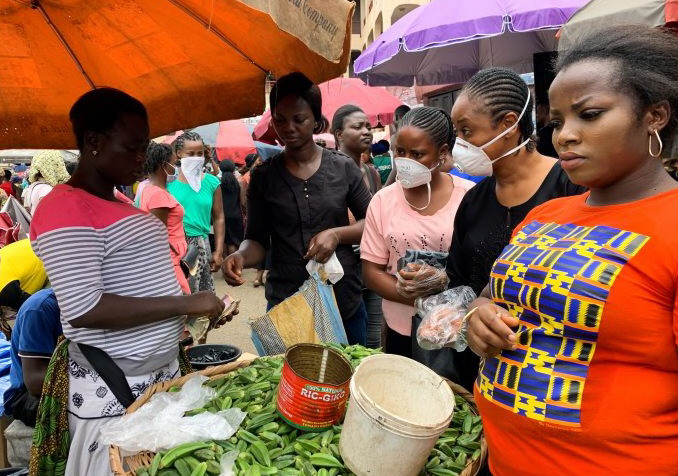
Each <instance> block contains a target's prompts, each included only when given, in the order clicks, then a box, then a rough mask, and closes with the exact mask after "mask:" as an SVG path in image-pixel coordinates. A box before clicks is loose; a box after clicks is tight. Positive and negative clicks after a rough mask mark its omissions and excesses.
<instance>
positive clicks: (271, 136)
mask: <svg viewBox="0 0 678 476" xmlns="http://www.w3.org/2000/svg"><path fill="white" fill-rule="evenodd" d="M319 86H320V92H321V93H322V96H323V114H324V115H325V117H327V119H329V120H330V121H331V120H332V116H334V113H335V111H336V110H337V109H339V108H340V107H341V106H343V105H344V104H355V105H356V106H358V107H360V108H361V109H362V110H363V111H365V114H367V117H368V118H369V120H370V122H371V123H372V125H376V124H377V123H381V124H382V125H388V124H390V123H391V122H392V121H393V112H394V111H395V109H396V108H397V107H398V106H400V105H401V104H402V101H400V100H399V99H398V98H396V97H395V96H393V95H392V94H391V93H389V92H388V91H387V90H386V89H385V88H381V87H371V86H367V85H365V83H363V82H362V80H360V79H358V78H343V77H341V78H336V79H332V80H330V81H327V82H325V83H322V84H320V85H319ZM270 122H271V111H270V110H269V111H266V112H265V113H264V115H263V116H262V117H261V120H260V121H259V123H258V124H257V125H256V127H255V128H254V133H253V136H254V138H255V139H257V140H261V141H266V142H274V141H275V139H276V138H277V136H276V134H275V131H274V130H273V126H272V125H271V124H270Z"/></svg>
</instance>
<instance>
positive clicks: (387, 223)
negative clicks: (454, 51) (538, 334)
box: [360, 107, 473, 357]
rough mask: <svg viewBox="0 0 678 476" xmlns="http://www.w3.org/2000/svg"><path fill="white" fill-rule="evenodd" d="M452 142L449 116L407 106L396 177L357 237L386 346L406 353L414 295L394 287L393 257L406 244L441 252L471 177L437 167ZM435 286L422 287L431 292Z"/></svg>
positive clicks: (409, 346) (447, 246)
mask: <svg viewBox="0 0 678 476" xmlns="http://www.w3.org/2000/svg"><path fill="white" fill-rule="evenodd" d="M453 143H454V130H453V128H452V121H451V119H450V116H449V115H448V114H447V113H446V112H445V111H443V110H442V109H438V108H432V107H421V108H415V109H412V110H411V111H410V112H408V113H407V114H406V115H405V116H404V117H403V118H402V120H401V123H400V128H399V129H398V134H397V136H396V142H395V152H396V154H395V156H396V158H395V162H396V166H397V169H398V179H397V180H396V182H395V183H394V184H392V185H390V186H388V187H386V188H384V189H382V190H380V191H379V192H378V193H377V194H376V195H375V196H374V198H373V199H372V201H371V202H370V207H369V209H368V211H367V218H366V219H365V231H364V232H363V238H362V241H361V243H360V257H361V259H362V263H363V280H364V282H365V285H366V286H367V287H368V288H370V289H372V290H373V291H374V292H376V293H377V294H379V295H380V296H381V297H382V298H383V304H382V308H383V311H384V318H385V319H386V324H387V336H386V352H388V353H394V354H399V355H404V356H406V357H411V356H412V338H411V329H412V317H413V316H414V314H415V309H414V299H415V297H416V296H412V295H408V296H407V297H405V296H403V295H402V294H400V293H399V292H398V290H397V289H396V283H397V278H396V274H397V273H398V271H399V269H398V260H399V259H400V258H403V257H405V255H406V253H407V252H408V251H409V250H412V251H426V252H434V253H436V254H439V255H440V256H439V257H440V261H441V262H442V263H444V262H445V257H446V256H447V253H448V251H449V249H450V243H451V242H452V231H453V226H454V216H455V213H456V211H457V207H458V206H459V203H460V202H461V199H462V198H463V197H464V194H465V193H466V192H467V191H468V190H469V189H470V188H471V187H472V186H473V183H472V182H469V181H468V180H464V179H462V178H459V177H453V176H451V175H449V174H447V173H445V172H442V171H440V167H441V166H442V165H443V164H444V163H445V162H446V160H447V158H448V155H449V153H450V150H451V147H452V145H453ZM441 290H442V289H439V290H431V292H427V293H423V294H422V295H426V294H435V293H437V292H440V291H441Z"/></svg>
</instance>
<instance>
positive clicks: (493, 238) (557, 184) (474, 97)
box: [445, 68, 584, 390]
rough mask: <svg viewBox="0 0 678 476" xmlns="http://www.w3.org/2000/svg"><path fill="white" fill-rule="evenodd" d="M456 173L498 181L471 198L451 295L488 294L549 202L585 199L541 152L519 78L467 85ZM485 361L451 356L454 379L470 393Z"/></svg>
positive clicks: (488, 75) (462, 208)
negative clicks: (457, 291)
mask: <svg viewBox="0 0 678 476" xmlns="http://www.w3.org/2000/svg"><path fill="white" fill-rule="evenodd" d="M452 121H453V123H454V126H455V129H456V131H457V142H456V143H455V146H454V149H453V152H452V155H453V157H454V159H455V162H456V166H457V168H459V169H460V170H461V171H462V172H464V173H468V174H471V175H490V176H489V177H487V178H486V179H485V180H483V181H482V182H480V183H479V184H478V185H476V186H475V187H473V188H472V189H471V190H470V191H469V192H467V193H466V195H465V196H464V198H463V199H462V202H461V204H460V205H459V209H458V211H457V216H456V218H455V221H454V234H453V237H452V245H451V247H450V254H449V257H448V261H447V274H448V276H449V278H450V285H449V286H450V287H451V288H452V287H456V286H461V285H466V286H470V287H471V288H473V290H474V291H475V292H476V294H478V295H479V294H480V292H481V291H482V290H483V288H484V287H485V286H486V285H487V283H488V282H489V276H490V270H491V268H492V264H493V263H494V261H495V260H496V259H497V257H498V256H499V254H500V253H501V251H502V250H503V249H504V247H505V246H506V245H507V244H508V243H509V240H510V238H511V234H512V233H513V230H514V228H515V227H516V226H517V225H518V224H519V223H520V222H521V221H523V219H524V218H525V216H526V215H527V213H528V212H529V211H530V210H532V209H533V208H534V207H536V206H537V205H540V204H542V203H544V202H546V201H547V200H551V199H553V198H557V197H563V196H568V195H577V194H580V193H583V192H584V188H582V187H579V186H577V185H574V184H572V183H571V182H570V181H569V179H568V178H567V175H566V174H565V172H563V170H562V169H561V168H560V165H559V164H558V162H557V160H556V159H553V158H551V157H546V156H544V155H541V154H540V153H539V152H537V151H536V147H535V143H534V141H533V139H532V134H533V132H534V125H533V123H532V100H531V97H530V93H529V89H528V87H527V84H525V82H524V81H523V80H522V79H521V78H520V76H519V75H518V74H516V73H515V72H513V71H511V70H508V69H504V68H489V69H486V70H483V71H480V72H478V73H477V74H476V75H475V76H473V78H471V80H470V81H469V82H468V83H466V85H465V86H464V89H463V90H462V92H461V94H460V95H459V98H458V99H457V100H456V101H455V103H454V106H453V107H452ZM478 364H479V359H478V357H477V356H476V355H475V354H474V353H473V352H471V351H470V350H466V351H465V352H462V353H458V352H455V351H453V350H451V351H450V358H449V359H448V364H447V369H446V372H445V373H446V374H447V375H448V376H450V377H451V378H452V379H453V380H455V381H457V382H458V383H460V384H461V385H463V386H464V387H466V388H467V389H469V390H472V388H473V382H474V380H475V378H476V376H477V374H478Z"/></svg>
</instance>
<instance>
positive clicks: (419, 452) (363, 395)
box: [339, 354, 454, 476]
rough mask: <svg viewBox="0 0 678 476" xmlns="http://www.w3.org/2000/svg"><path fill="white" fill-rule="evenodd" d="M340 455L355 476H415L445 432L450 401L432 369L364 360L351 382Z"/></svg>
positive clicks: (388, 359) (391, 358)
mask: <svg viewBox="0 0 678 476" xmlns="http://www.w3.org/2000/svg"><path fill="white" fill-rule="evenodd" d="M350 388H351V396H350V400H349V404H348V411H347V413H346V419H345V420H344V426H343V429H342V431H341V440H340V442H339V450H340V451H341V456H342V458H343V460H344V463H345V464H346V466H347V467H348V468H349V469H350V470H351V471H353V472H354V473H355V474H356V475H357V476H386V475H388V476H416V475H417V474H419V472H420V471H421V469H422V468H423V467H424V465H425V464H426V459H427V458H428V456H429V454H430V453H431V450H432V449H433V446H434V445H435V443H436V441H437V440H438V437H439V436H440V435H441V434H442V433H443V431H445V429H446V428H447V427H448V426H449V424H450V420H452V414H453V413H454V396H453V394H452V390H450V387H449V386H448V385H447V383H446V382H445V381H444V380H443V379H442V378H441V377H440V376H439V375H437V374H436V373H435V372H433V371H432V370H431V369H429V368H427V367H425V366H424V365H422V364H420V363H419V362H415V361H414V360H411V359H408V358H405V357H400V356H397V355H388V354H380V355H374V356H371V357H367V358H366V359H364V360H363V361H362V363H361V364H360V365H359V366H358V368H357V369H356V371H355V373H354V375H353V379H352V380H351V386H350Z"/></svg>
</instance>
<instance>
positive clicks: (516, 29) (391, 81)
mask: <svg viewBox="0 0 678 476" xmlns="http://www.w3.org/2000/svg"><path fill="white" fill-rule="evenodd" d="M587 1H588V0H455V1H454V2H452V1H451V0H433V1H432V2H431V3H429V4H427V5H423V6H421V7H418V8H416V9H415V10H413V11H412V12H410V13H408V14H407V15H405V16H404V17H403V18H401V19H400V20H398V21H397V22H396V23H394V24H393V26H391V28H389V29H387V30H386V31H385V32H384V33H383V34H382V35H381V36H379V37H378V38H377V39H376V40H375V41H374V43H372V44H371V45H370V46H369V47H368V48H367V49H366V50H365V51H364V52H363V53H362V54H361V55H360V56H359V57H358V59H356V61H355V64H354V70H355V72H356V74H357V75H358V76H360V77H361V78H362V79H363V80H364V81H365V82H367V83H368V84H369V85H371V86H377V85H379V86H412V85H413V84H414V82H415V80H416V83H417V84H419V85H430V84H448V83H461V82H464V81H466V80H468V79H469V78H470V77H471V76H473V75H474V74H475V73H476V72H477V71H478V70H479V69H482V68H486V67H489V66H506V67H509V68H511V69H513V70H515V71H517V72H519V73H527V72H530V71H532V70H533V64H532V55H533V54H534V53H538V52H543V51H554V50H555V49H556V44H557V43H556V38H555V34H556V31H557V29H559V28H560V27H561V26H562V25H563V24H564V23H565V22H567V20H568V19H569V18H570V17H571V16H572V15H573V14H574V13H575V12H576V11H577V10H578V9H579V8H581V7H582V6H583V5H584V4H585V3H587Z"/></svg>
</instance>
